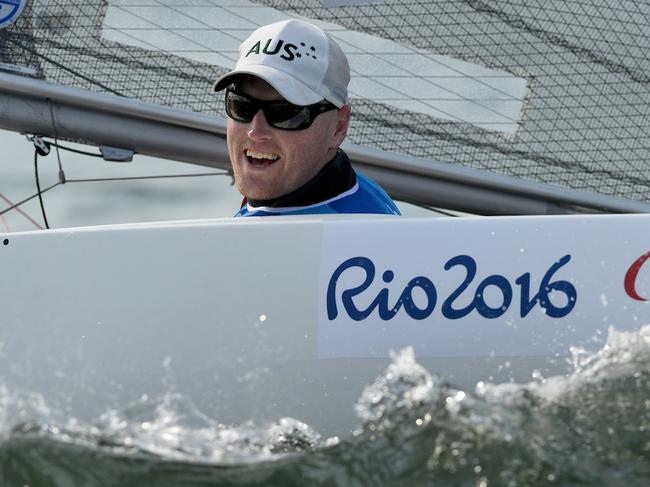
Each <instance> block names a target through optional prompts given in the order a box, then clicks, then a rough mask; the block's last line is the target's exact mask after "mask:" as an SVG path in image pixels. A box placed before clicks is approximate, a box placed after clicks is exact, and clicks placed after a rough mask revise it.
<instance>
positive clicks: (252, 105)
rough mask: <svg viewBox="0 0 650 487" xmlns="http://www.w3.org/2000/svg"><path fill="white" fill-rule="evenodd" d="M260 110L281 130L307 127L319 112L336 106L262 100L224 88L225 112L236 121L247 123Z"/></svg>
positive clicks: (271, 123) (273, 125) (335, 108)
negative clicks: (303, 104)
mask: <svg viewBox="0 0 650 487" xmlns="http://www.w3.org/2000/svg"><path fill="white" fill-rule="evenodd" d="M259 110H262V111H263V112H264V117H265V118H266V123H268V124H269V125H270V126H271V127H274V128H276V129H282V130H304V129H306V128H308V127H309V126H310V125H311V124H312V123H313V122H314V120H315V119H316V117H317V116H319V115H320V114H321V113H325V112H329V111H330V110H338V108H337V107H336V106H335V105H333V104H331V103H330V102H327V101H321V102H318V103H314V104H313V105H307V106H300V105H294V104H293V103H289V102H288V101H264V100H258V99H257V98H253V97H252V96H248V95H242V94H241V93H236V92H235V91H233V90H232V89H230V88H228V89H227V90H226V113H227V114H228V116H229V117H230V118H232V119H233V120H236V121H237V122H245V123H249V122H251V121H252V120H253V117H255V114H256V113H257V112H258V111H259Z"/></svg>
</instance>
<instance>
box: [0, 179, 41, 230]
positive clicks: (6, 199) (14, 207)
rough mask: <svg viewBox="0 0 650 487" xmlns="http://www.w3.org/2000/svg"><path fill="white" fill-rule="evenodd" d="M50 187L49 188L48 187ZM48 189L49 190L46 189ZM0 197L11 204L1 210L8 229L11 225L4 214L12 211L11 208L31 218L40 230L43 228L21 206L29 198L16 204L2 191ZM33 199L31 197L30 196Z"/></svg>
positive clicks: (0, 215) (0, 214)
mask: <svg viewBox="0 0 650 487" xmlns="http://www.w3.org/2000/svg"><path fill="white" fill-rule="evenodd" d="M48 189H49V188H48ZM46 191H47V190H46ZM0 198H2V199H3V200H5V201H6V202H7V204H8V205H10V206H9V208H5V209H4V210H2V211H0V217H1V218H2V220H3V221H4V222H5V226H6V227H7V231H9V230H8V229H9V225H7V222H6V221H5V220H4V214H5V213H8V212H10V211H11V210H16V211H17V212H18V213H20V214H21V215H22V216H24V217H25V218H26V219H27V220H29V221H30V222H31V223H33V224H34V226H35V227H36V228H38V229H39V230H43V227H42V226H41V225H40V223H38V222H37V221H36V220H34V219H33V218H32V217H31V216H29V215H28V214H27V213H25V212H24V211H23V210H22V209H21V208H19V206H20V205H21V204H23V203H25V202H26V201H28V200H23V201H21V202H20V203H18V204H14V202H13V201H11V200H10V199H9V198H7V197H6V196H5V195H3V194H2V193H0ZM30 199H31V198H30Z"/></svg>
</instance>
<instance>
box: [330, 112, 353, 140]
mask: <svg viewBox="0 0 650 487" xmlns="http://www.w3.org/2000/svg"><path fill="white" fill-rule="evenodd" d="M351 111H352V109H351V108H350V105H343V106H342V107H341V108H339V109H338V110H337V112H336V124H335V125H334V133H333V134H332V139H331V140H332V145H331V148H333V149H338V148H339V146H340V145H341V144H342V143H343V140H344V139H345V136H346V135H347V134H348V125H349V123H350V113H351Z"/></svg>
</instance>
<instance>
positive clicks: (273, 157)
mask: <svg viewBox="0 0 650 487" xmlns="http://www.w3.org/2000/svg"><path fill="white" fill-rule="evenodd" d="M244 155H245V156H246V159H248V162H249V163H250V164H252V165H254V166H269V165H271V164H273V163H274V162H276V161H277V160H279V159H280V156H279V155H277V154H273V153H270V152H257V151H254V150H251V149H246V150H245V151H244Z"/></svg>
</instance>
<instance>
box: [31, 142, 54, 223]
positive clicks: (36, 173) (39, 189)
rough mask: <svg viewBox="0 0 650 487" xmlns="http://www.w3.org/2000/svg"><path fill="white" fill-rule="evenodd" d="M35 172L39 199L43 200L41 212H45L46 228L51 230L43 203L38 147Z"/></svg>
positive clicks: (35, 157)
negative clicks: (39, 176)
mask: <svg viewBox="0 0 650 487" xmlns="http://www.w3.org/2000/svg"><path fill="white" fill-rule="evenodd" d="M34 174H35V176H36V189H37V190H38V200H39V201H40V202H41V212H42V213H43V222H45V228H47V229H48V230H49V228H50V225H49V224H48V222H47V216H46V215H45V205H43V193H42V191H41V182H40V180H39V178H38V151H37V150H36V149H34ZM59 182H60V181H59Z"/></svg>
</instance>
